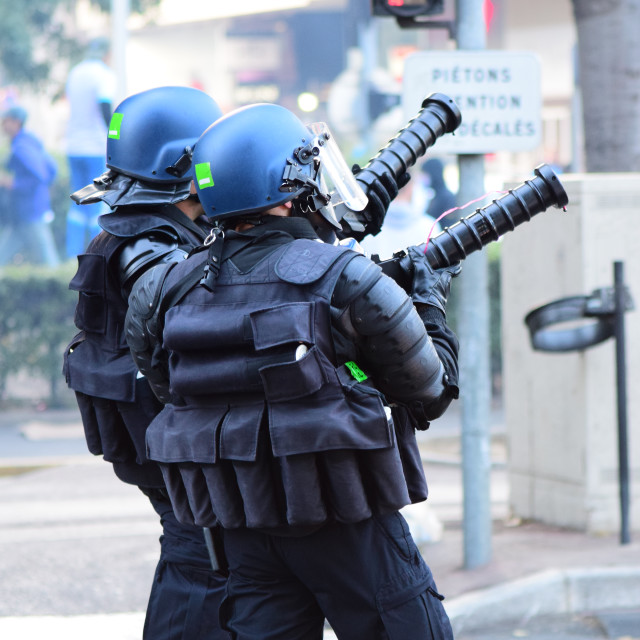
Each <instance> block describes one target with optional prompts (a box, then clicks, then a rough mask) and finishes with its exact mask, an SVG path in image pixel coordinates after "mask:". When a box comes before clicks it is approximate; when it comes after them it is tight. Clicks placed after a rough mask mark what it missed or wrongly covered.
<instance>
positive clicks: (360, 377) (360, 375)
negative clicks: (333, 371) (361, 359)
mask: <svg viewBox="0 0 640 640" xmlns="http://www.w3.org/2000/svg"><path fill="white" fill-rule="evenodd" d="M344 366H345V367H347V369H349V371H350V372H351V375H352V376H353V377H354V378H355V379H356V380H357V381H358V382H364V381H365V380H366V379H367V374H366V373H365V372H364V371H363V370H362V369H361V368H360V367H359V366H358V365H357V364H356V363H355V362H353V361H352V360H349V362H345V363H344Z"/></svg>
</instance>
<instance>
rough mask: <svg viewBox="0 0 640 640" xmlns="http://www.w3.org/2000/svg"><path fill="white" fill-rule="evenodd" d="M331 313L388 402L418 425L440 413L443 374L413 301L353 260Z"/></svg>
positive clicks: (357, 259) (372, 266) (361, 260)
mask: <svg viewBox="0 0 640 640" xmlns="http://www.w3.org/2000/svg"><path fill="white" fill-rule="evenodd" d="M332 307H333V308H334V322H335V327H336V329H337V330H338V331H339V332H340V333H341V334H343V335H345V336H346V337H347V338H348V339H349V340H351V341H353V342H354V343H355V344H356V345H357V347H358V350H359V352H360V354H361V357H362V358H363V359H364V360H365V362H366V365H367V368H368V371H369V372H370V373H371V375H372V377H373V378H374V380H375V383H376V387H377V388H378V389H379V390H380V391H382V392H383V393H384V394H385V395H386V396H387V397H388V398H389V400H392V401H397V402H400V403H402V404H405V405H407V406H408V407H409V408H410V409H411V410H412V413H414V415H415V416H416V418H418V419H419V421H420V422H424V421H425V420H433V419H435V418H437V417H439V416H440V415H441V414H442V413H443V411H444V409H446V407H447V406H448V402H446V403H443V402H442V399H443V397H445V396H446V395H448V393H447V391H448V389H447V388H448V380H447V376H446V372H445V368H444V366H443V363H442V361H441V359H440V357H439V354H438V352H437V351H436V348H435V347H434V344H433V342H432V341H431V338H430V337H429V335H428V334H427V332H426V330H425V326H424V323H423V322H422V320H421V319H420V316H419V315H418V313H417V311H416V309H415V307H414V306H413V303H412V301H411V299H410V298H409V297H408V296H407V294H406V293H405V292H404V291H403V290H402V289H401V288H400V287H399V286H398V285H397V284H396V283H395V282H394V281H393V280H392V279H391V278H389V277H388V276H385V275H384V274H383V273H382V271H381V269H380V268H379V267H378V266H377V265H375V264H374V263H373V262H371V261H370V260H368V259H367V258H365V257H364V256H357V257H355V258H354V259H353V260H351V261H350V262H349V263H348V264H347V266H346V267H345V269H344V270H343V272H342V274H341V277H340V279H339V281H338V283H337V285H336V288H335V291H334V295H333V299H332Z"/></svg>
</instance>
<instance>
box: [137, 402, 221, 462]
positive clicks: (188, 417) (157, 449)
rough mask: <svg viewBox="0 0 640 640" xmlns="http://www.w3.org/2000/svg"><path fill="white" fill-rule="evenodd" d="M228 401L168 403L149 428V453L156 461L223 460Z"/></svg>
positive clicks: (151, 458) (150, 457)
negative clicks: (221, 446) (223, 426)
mask: <svg viewBox="0 0 640 640" xmlns="http://www.w3.org/2000/svg"><path fill="white" fill-rule="evenodd" d="M228 410H229V408H228V406H227V405H226V404H224V405H222V404H216V405H199V406H193V405H192V406H175V405H172V404H168V405H166V406H165V408H164V409H163V410H162V411H161V412H160V413H159V414H158V415H157V416H156V417H155V419H154V420H153V422H152V423H151V424H150V425H149V428H148V429H147V438H146V439H147V455H148V457H149V459H150V460H155V461H156V462H163V463H169V462H198V463H204V464H213V463H215V462H218V460H219V443H218V440H219V435H220V427H221V424H222V421H223V419H224V417H225V416H226V414H227V412H228Z"/></svg>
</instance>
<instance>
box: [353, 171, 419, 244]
mask: <svg viewBox="0 0 640 640" xmlns="http://www.w3.org/2000/svg"><path fill="white" fill-rule="evenodd" d="M351 171H352V172H353V175H354V176H355V177H356V181H357V182H359V183H360V186H361V187H362V190H363V191H364V193H365V195H366V196H367V198H368V200H369V203H368V204H367V206H366V207H365V208H364V210H363V211H359V212H358V216H359V217H363V218H365V220H366V222H365V221H363V222H364V225H365V234H364V235H367V234H371V235H376V234H377V233H378V232H379V231H380V229H382V223H383V222H384V217H385V215H386V214H387V209H388V208H389V205H390V204H391V201H392V200H393V199H394V198H395V197H396V196H397V195H398V191H399V190H400V189H402V187H404V186H405V185H406V184H407V182H409V180H410V179H411V176H410V175H409V173H405V174H404V175H402V176H401V177H400V178H399V179H398V180H396V179H395V178H394V177H393V176H392V175H391V174H390V173H387V172H384V173H383V174H382V175H381V176H380V177H379V178H378V177H376V176H375V175H374V174H373V173H371V172H366V175H367V180H366V181H364V180H358V174H359V173H360V172H361V171H362V169H361V168H360V167H359V166H358V165H357V164H354V165H353V167H352V168H351ZM359 239H361V238H359Z"/></svg>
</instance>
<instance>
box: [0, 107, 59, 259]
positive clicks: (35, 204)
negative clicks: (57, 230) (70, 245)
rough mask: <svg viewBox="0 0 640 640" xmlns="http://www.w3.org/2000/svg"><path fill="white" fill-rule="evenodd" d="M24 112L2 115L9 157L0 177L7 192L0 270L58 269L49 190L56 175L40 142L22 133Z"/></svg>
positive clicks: (12, 110)
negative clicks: (17, 267) (41, 266)
mask: <svg viewBox="0 0 640 640" xmlns="http://www.w3.org/2000/svg"><path fill="white" fill-rule="evenodd" d="M26 119H27V112H26V110H25V109H24V108H23V107H20V106H17V105H16V106H13V107H11V108H10V109H8V110H7V111H5V112H4V113H3V115H2V129H3V131H4V133H5V134H6V135H7V136H8V137H9V138H10V139H11V154H10V156H9V159H8V160H7V163H6V165H5V169H6V170H7V172H8V173H7V174H3V175H2V176H0V186H2V187H4V188H5V189H7V190H8V192H9V193H8V195H9V197H8V206H7V209H6V211H5V216H4V218H5V224H4V226H3V229H2V230H1V232H0V266H4V265H6V264H8V263H9V262H15V263H18V264H19V263H21V262H24V261H26V262H34V263H41V264H46V265H48V266H50V267H55V266H56V265H58V263H59V260H58V255H57V252H56V247H55V242H54V239H53V233H52V231H51V226H50V223H51V221H52V220H53V212H52V211H51V200H50V196H49V186H50V184H51V183H52V182H53V179H54V178H55V176H56V173H57V167H56V164H55V161H54V160H53V158H52V157H51V156H50V155H49V154H48V153H47V152H46V150H45V149H44V147H43V146H42V142H41V141H40V140H39V139H38V138H37V137H36V136H35V135H34V134H33V133H31V132H29V131H25V130H24V123H25V120H26Z"/></svg>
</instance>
